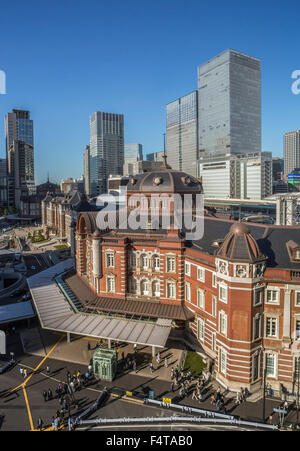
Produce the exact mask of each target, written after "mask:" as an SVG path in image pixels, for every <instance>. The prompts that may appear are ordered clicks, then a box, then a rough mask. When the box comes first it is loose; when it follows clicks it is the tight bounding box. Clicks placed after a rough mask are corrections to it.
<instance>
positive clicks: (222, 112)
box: [198, 49, 261, 158]
mask: <svg viewBox="0 0 300 451" xmlns="http://www.w3.org/2000/svg"><path fill="white" fill-rule="evenodd" d="M198 105H199V155H200V158H201V157H204V158H205V157H213V156H217V155H227V154H229V155H234V154H247V153H255V152H261V73H260V60H259V59H257V58H253V57H251V56H248V55H245V54H243V53H240V52H236V51H234V50H231V49H228V50H226V51H224V52H223V53H221V54H220V55H218V56H216V57H215V58H212V59H211V60H209V61H208V62H206V63H205V64H202V65H201V66H199V67H198Z"/></svg>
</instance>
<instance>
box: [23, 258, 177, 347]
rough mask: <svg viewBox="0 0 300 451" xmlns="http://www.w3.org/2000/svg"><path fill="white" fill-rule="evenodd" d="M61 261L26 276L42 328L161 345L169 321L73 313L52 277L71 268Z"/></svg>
mask: <svg viewBox="0 0 300 451" xmlns="http://www.w3.org/2000/svg"><path fill="white" fill-rule="evenodd" d="M73 264H74V262H73V259H68V260H65V261H63V262H61V263H58V264H57V265H55V266H52V267H51V268H48V269H46V270H45V271H42V272H40V273H37V274H35V275H34V276H31V277H29V278H28V279H27V282H28V286H29V289H30V292H31V296H32V300H33V302H34V305H35V308H36V311H37V314H38V317H39V320H40V323H41V326H42V328H44V329H49V330H55V331H58V332H65V333H72V334H75V335H83V336H87V337H93V338H103V339H108V340H114V341H124V342H127V343H137V344H141V345H146V346H156V347H160V348H164V347H165V345H166V342H167V339H168V337H169V334H170V331H171V323H172V321H171V320H166V319H163V320H162V319H158V320H157V321H156V322H154V323H153V322H147V321H134V320H126V319H123V318H122V319H121V318H112V317H108V316H105V315H95V314H83V313H75V312H74V311H73V310H72V308H71V306H70V304H69V302H68V300H67V298H66V297H65V295H64V294H63V293H62V292H61V291H60V289H59V287H58V285H57V284H56V282H55V280H54V277H55V276H57V275H58V274H61V273H63V272H65V271H67V270H68V269H71V268H72V267H73Z"/></svg>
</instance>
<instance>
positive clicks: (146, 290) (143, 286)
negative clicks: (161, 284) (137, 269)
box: [141, 279, 149, 295]
mask: <svg viewBox="0 0 300 451" xmlns="http://www.w3.org/2000/svg"><path fill="white" fill-rule="evenodd" d="M141 294H142V295H148V294H149V282H148V280H146V279H143V280H142V281H141Z"/></svg>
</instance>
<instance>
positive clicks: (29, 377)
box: [10, 335, 64, 431]
mask: <svg viewBox="0 0 300 451" xmlns="http://www.w3.org/2000/svg"><path fill="white" fill-rule="evenodd" d="M63 338H64V335H61V336H60V338H59V340H58V341H57V342H56V343H55V345H54V346H53V347H52V348H51V349H50V351H49V352H48V354H47V355H46V356H45V357H44V358H43V359H42V360H41V362H40V363H39V364H38V365H37V366H36V367H35V368H34V370H33V372H32V373H31V374H30V375H29V376H28V377H27V379H26V380H25V381H24V382H23V383H22V384H20V385H18V386H17V387H15V388H14V389H13V390H11V391H10V393H13V392H14V391H16V390H17V389H18V388H20V387H22V390H23V394H24V398H25V403H26V407H27V413H28V418H29V423H30V430H31V431H35V430H36V429H34V425H33V421H32V415H31V410H30V407H29V402H28V397H27V392H26V384H27V382H28V381H29V380H30V379H31V378H32V376H33V375H34V374H35V372H36V371H37V370H38V369H39V368H40V366H41V365H42V364H43V363H44V362H45V360H46V359H47V358H48V357H49V355H50V354H51V353H52V352H53V351H54V349H55V348H56V347H57V346H58V344H59V343H60V342H61V340H62V339H63ZM48 430H49V429H48Z"/></svg>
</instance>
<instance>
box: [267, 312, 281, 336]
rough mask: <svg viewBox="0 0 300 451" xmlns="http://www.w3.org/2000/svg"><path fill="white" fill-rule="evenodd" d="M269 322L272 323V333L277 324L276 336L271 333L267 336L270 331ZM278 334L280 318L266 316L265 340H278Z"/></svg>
mask: <svg viewBox="0 0 300 451" xmlns="http://www.w3.org/2000/svg"><path fill="white" fill-rule="evenodd" d="M268 322H271V324H270V331H271V332H272V329H273V325H274V324H275V334H272V333H270V334H269V335H267V329H268ZM278 332H279V318H277V317H275V316H266V319H265V338H271V339H272V338H278Z"/></svg>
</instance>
